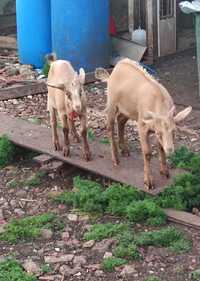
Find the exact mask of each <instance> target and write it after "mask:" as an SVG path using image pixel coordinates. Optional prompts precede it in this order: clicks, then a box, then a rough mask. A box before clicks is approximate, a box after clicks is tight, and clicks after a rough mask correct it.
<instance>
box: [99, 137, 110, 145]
mask: <svg viewBox="0 0 200 281" xmlns="http://www.w3.org/2000/svg"><path fill="white" fill-rule="evenodd" d="M99 142H100V143H101V144H106V145H108V144H110V140H109V138H106V137H105V138H102V139H100V141H99Z"/></svg>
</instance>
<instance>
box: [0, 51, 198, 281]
mask: <svg viewBox="0 0 200 281" xmlns="http://www.w3.org/2000/svg"><path fill="white" fill-rule="evenodd" d="M194 56H195V54H194V53H193V52H192V51H190V52H187V53H184V54H180V55H178V56H176V57H174V58H170V59H168V60H165V61H161V62H160V63H159V64H157V65H156V69H157V71H158V76H159V77H160V79H161V81H162V82H163V84H164V85H165V86H166V87H167V88H168V89H169V90H170V93H171V94H172V95H173V97H174V100H175V101H176V103H178V104H179V106H178V109H182V108H183V107H184V106H187V105H193V107H194V110H193V112H192V114H191V115H190V117H188V119H187V122H186V125H187V126H189V127H190V128H193V129H194V130H196V132H198V133H200V111H199V110H198V109H199V108H200V101H199V99H198V87H197V85H198V84H197V72H196V59H195V57H194ZM1 63H4V62H1ZM86 91H87V94H88V114H89V127H90V128H91V129H92V131H93V132H94V134H95V135H96V136H98V137H104V136H106V131H105V115H104V113H103V110H104V108H105V102H106V94H105V85H103V84H100V83H94V84H91V85H88V86H87V87H86ZM0 111H1V112H5V113H7V114H9V115H13V116H16V117H20V118H23V119H28V120H29V121H30V122H33V123H37V124H38V126H39V125H41V126H48V127H49V116H48V113H47V111H46V95H36V96H28V97H25V98H22V99H14V100H8V101H4V102H0ZM127 136H128V139H129V142H130V146H131V147H132V145H131V144H133V147H134V149H137V150H138V151H140V144H139V140H138V134H137V127H136V124H132V122H129V124H128V125H127ZM180 144H187V145H188V146H189V147H190V148H191V149H192V150H194V151H196V152H199V151H200V142H199V139H198V138H197V137H195V136H187V135H184V134H177V135H176V146H179V145H180ZM156 153H157V152H156V148H155V144H154V142H153V154H154V155H155V156H156ZM38 169H39V167H38V166H37V165H36V164H35V163H34V162H33V161H31V160H29V161H25V162H24V161H21V162H19V163H14V164H13V165H11V166H9V167H6V168H5V169H2V170H0V231H1V227H2V225H3V224H4V223H7V222H8V221H9V220H10V219H11V218H21V217H26V216H28V215H37V214H42V213H45V212H54V213H56V214H58V216H60V217H61V218H62V220H63V222H64V225H65V229H64V230H62V231H57V232H56V233H52V235H50V237H48V238H47V237H45V235H43V237H41V238H40V239H36V240H34V241H33V242H32V241H29V242H27V243H23V242H20V243H18V244H17V245H15V246H13V245H10V244H8V243H5V242H0V260H3V259H4V257H5V256H8V255H10V254H14V255H15V257H16V258H17V259H18V260H19V261H20V262H21V263H22V264H23V263H24V262H25V261H27V260H30V259H31V260H32V261H33V262H35V263H36V264H37V265H38V266H39V267H41V266H42V265H44V264H45V257H47V256H50V257H51V258H53V257H55V256H57V257H60V256H63V255H69V254H72V255H73V260H71V261H70V262H68V263H63V262H58V263H57V264H52V271H51V272H50V273H49V274H43V275H42V276H43V277H44V276H46V275H50V276H51V278H52V279H51V278H50V277H49V279H48V278H47V279H41V278H40V277H42V276H40V277H38V280H53V281H54V280H55V281H57V280H58V281H65V280H67V281H68V280H69V281H76V280H84V281H94V280H95V281H115V280H116V281H117V280H118V281H122V280H128V281H129V280H130V281H146V279H147V277H149V276H151V275H155V276H158V277H159V278H160V280H162V281H189V280H192V278H191V275H190V274H191V272H192V271H193V270H194V269H198V268H199V267H200V259H199V257H200V233H199V231H196V230H194V229H192V228H187V227H183V226H178V225H176V227H178V228H180V229H181V230H182V231H183V232H185V233H186V235H187V236H188V237H189V238H190V239H191V240H192V242H193V247H192V250H191V251H190V252H189V253H186V254H179V255H175V254H173V253H171V252H170V251H169V250H167V249H164V248H155V247H146V248H143V249H141V251H142V253H143V255H144V259H143V260H142V261H138V262H134V263H132V264H131V265H132V269H134V270H133V271H132V273H131V274H125V275H124V274H123V269H124V268H123V267H120V268H119V269H118V270H117V271H116V272H115V273H105V272H103V271H102V269H101V265H100V264H101V261H102V258H103V256H104V254H105V252H109V251H110V250H111V245H110V244H109V243H108V246H107V247H102V245H98V246H99V247H100V250H95V246H97V245H94V246H93V247H91V248H90V249H86V248H84V242H85V241H84V240H83V234H84V232H85V231H86V230H87V229H88V228H89V225H91V224H92V223H94V221H93V220H91V219H89V218H88V217H87V216H83V215H80V216H78V217H77V218H76V220H75V221H71V220H70V217H69V216H68V215H69V214H70V213H71V212H70V210H68V209H67V208H66V207H65V206H64V205H62V204H60V205H56V204H55V203H53V202H52V200H51V199H50V195H51V194H52V193H54V194H55V193H58V192H60V191H63V190H66V189H71V188H72V178H73V176H74V175H78V174H82V173H83V172H81V171H79V170H77V171H75V172H74V174H72V175H67V174H65V172H64V173H63V174H62V175H60V174H57V173H50V174H49V175H47V176H45V178H43V179H42V182H41V183H40V184H39V185H38V186H37V187H34V188H28V187H26V186H24V187H21V186H18V187H15V188H10V187H9V185H8V183H9V182H10V181H11V180H13V179H14V180H19V179H20V180H23V179H26V178H28V177H29V176H30V175H32V174H33V173H35V172H36V171H38ZM66 173H67V170H66ZM83 174H84V173H83ZM84 176H88V177H90V175H85V174H84ZM109 220H112V221H114V222H115V221H116V222H117V221H119V219H118V218H113V217H112V218H111V217H108V216H105V217H103V218H100V219H97V221H96V222H101V221H106V222H108V221H109ZM137 229H146V230H147V229H148V228H147V227H144V226H142V225H139V224H138V225H137V226H136V230H137ZM97 248H98V247H97ZM65 271H67V272H68V275H67V276H66V277H65V278H64V279H63V272H65ZM5 281H6V280H5Z"/></svg>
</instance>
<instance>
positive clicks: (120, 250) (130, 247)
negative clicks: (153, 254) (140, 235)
mask: <svg viewBox="0 0 200 281" xmlns="http://www.w3.org/2000/svg"><path fill="white" fill-rule="evenodd" d="M114 256H115V257H117V258H126V259H128V260H138V259H139V258H140V257H141V255H140V252H139V251H138V247H137V246H136V245H135V243H134V242H132V243H131V244H122V243H120V244H119V245H118V246H117V247H116V248H115V250H114Z"/></svg>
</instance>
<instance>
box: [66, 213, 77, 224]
mask: <svg viewBox="0 0 200 281" xmlns="http://www.w3.org/2000/svg"><path fill="white" fill-rule="evenodd" d="M67 218H68V220H70V221H74V222H76V221H77V220H78V216H77V215H76V214H69V215H68V216H67Z"/></svg>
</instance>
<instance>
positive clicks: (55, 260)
mask: <svg viewBox="0 0 200 281" xmlns="http://www.w3.org/2000/svg"><path fill="white" fill-rule="evenodd" d="M73 258H74V255H72V254H69V255H63V256H60V257H56V256H46V257H44V260H45V263H61V262H71V261H72V260H73Z"/></svg>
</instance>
